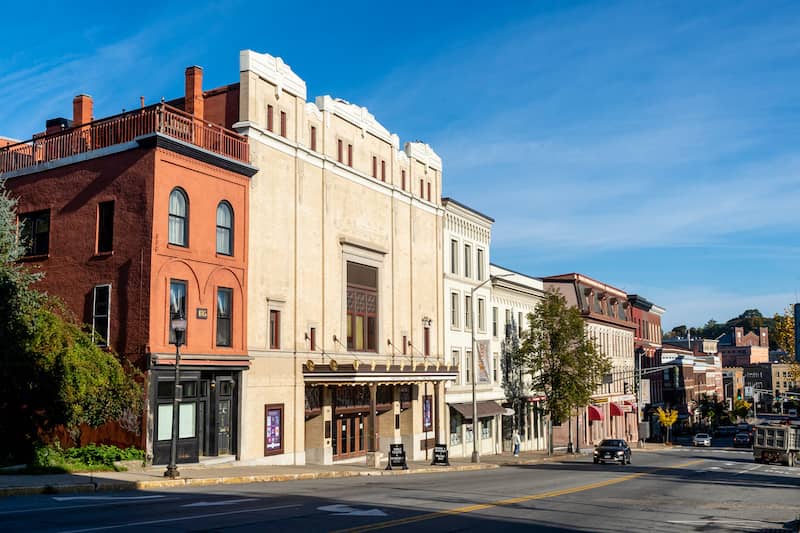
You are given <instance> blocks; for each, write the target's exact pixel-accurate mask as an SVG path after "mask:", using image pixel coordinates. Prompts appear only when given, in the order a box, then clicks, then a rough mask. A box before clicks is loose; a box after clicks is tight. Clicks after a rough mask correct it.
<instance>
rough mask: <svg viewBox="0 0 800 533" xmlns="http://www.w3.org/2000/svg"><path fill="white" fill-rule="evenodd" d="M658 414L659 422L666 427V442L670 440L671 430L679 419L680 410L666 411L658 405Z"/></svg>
mask: <svg viewBox="0 0 800 533" xmlns="http://www.w3.org/2000/svg"><path fill="white" fill-rule="evenodd" d="M656 415H657V416H658V423H659V424H661V427H663V428H664V429H666V430H667V431H666V434H665V437H666V440H665V442H669V431H670V429H671V428H672V426H673V425H675V422H677V421H678V411H677V410H675V409H670V410H669V411H665V410H664V409H662V408H660V407H658V408H656Z"/></svg>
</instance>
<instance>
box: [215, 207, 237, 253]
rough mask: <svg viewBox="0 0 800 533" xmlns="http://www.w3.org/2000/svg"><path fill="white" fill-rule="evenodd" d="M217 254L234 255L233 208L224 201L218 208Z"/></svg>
mask: <svg viewBox="0 0 800 533" xmlns="http://www.w3.org/2000/svg"><path fill="white" fill-rule="evenodd" d="M217 253H218V254H225V255H233V208H232V207H231V204H229V203H228V202H226V201H224V200H223V201H222V202H220V203H219V205H218V206H217Z"/></svg>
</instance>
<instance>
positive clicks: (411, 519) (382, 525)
mask: <svg viewBox="0 0 800 533" xmlns="http://www.w3.org/2000/svg"><path fill="white" fill-rule="evenodd" d="M703 461H704V459H698V460H696V461H689V462H687V463H681V464H678V465H674V466H665V467H659V468H654V469H652V470H648V471H646V472H637V473H636V474H628V475H627V476H622V477H619V478H615V479H607V480H605V481H598V482H596V483H590V484H588V485H580V486H578V487H572V488H569V489H560V490H553V491H550V492H540V493H538V494H530V495H527V496H518V497H516V498H509V499H506V500H498V501H495V502H489V503H476V504H473V505H466V506H464V507H457V508H455V509H448V510H446V511H436V512H433V513H425V514H421V515H415V516H408V517H406V518H398V519H396V520H387V521H386V522H378V523H376V524H367V525H364V526H358V527H353V528H350V529H340V530H338V531H336V532H334V533H360V532H362V531H376V530H378V529H386V528H390V527H395V526H402V525H406V524H413V523H415V522H424V521H426V520H433V519H435V518H441V517H443V516H453V515H460V514H466V513H474V512H475V511H483V510H484V509H490V508H492V507H502V506H505V505H515V504H518V503H523V502H529V501H533V500H544V499H546V498H555V497H557V496H564V495H566V494H574V493H576V492H583V491H586V490H592V489H599V488H601V487H607V486H609V485H616V484H617V483H624V482H625V481H630V480H632V479H636V478H638V477H642V476H646V475H648V474H653V473H655V472H660V471H662V470H672V469H676V468H685V467H687V466H692V465H695V464H698V463H702V462H703Z"/></svg>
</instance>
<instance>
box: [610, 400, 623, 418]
mask: <svg viewBox="0 0 800 533" xmlns="http://www.w3.org/2000/svg"><path fill="white" fill-rule="evenodd" d="M608 405H609V408H610V413H611V416H622V407H620V406H619V404H618V403H615V402H609V404H608Z"/></svg>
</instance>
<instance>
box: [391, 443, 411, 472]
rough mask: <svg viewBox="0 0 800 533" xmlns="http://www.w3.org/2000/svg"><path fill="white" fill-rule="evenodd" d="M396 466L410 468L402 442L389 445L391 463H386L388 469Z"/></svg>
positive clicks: (404, 468)
mask: <svg viewBox="0 0 800 533" xmlns="http://www.w3.org/2000/svg"><path fill="white" fill-rule="evenodd" d="M395 468H401V469H403V470H408V463H407V462H406V451H405V450H404V449H403V445H402V444H390V445H389V464H387V465H386V470H394V469H395Z"/></svg>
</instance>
